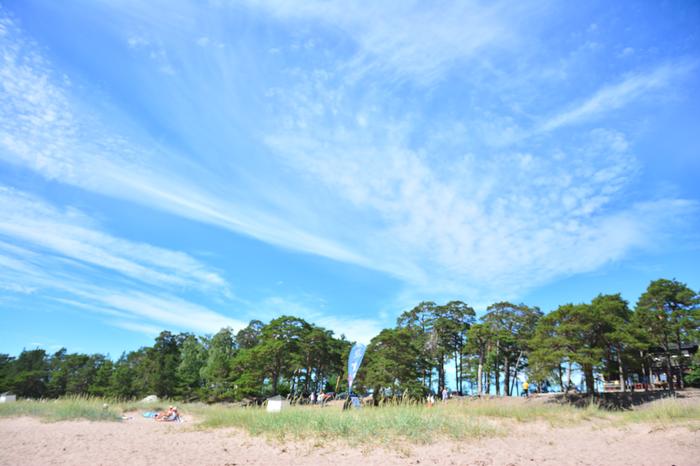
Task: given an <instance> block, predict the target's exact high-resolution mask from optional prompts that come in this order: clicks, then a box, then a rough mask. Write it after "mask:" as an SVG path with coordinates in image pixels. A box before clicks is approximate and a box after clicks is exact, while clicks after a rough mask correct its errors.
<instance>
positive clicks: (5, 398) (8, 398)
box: [0, 392, 17, 403]
mask: <svg viewBox="0 0 700 466" xmlns="http://www.w3.org/2000/svg"><path fill="white" fill-rule="evenodd" d="M13 401H17V397H16V396H15V395H13V394H12V393H10V392H5V393H2V394H0V403H12V402H13Z"/></svg>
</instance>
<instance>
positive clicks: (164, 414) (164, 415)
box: [155, 406, 173, 421]
mask: <svg viewBox="0 0 700 466" xmlns="http://www.w3.org/2000/svg"><path fill="white" fill-rule="evenodd" d="M172 413H173V407H172V406H168V410H167V411H162V412H160V413H158V414H156V418H155V419H156V421H162V420H163V419H165V418H167V417H168V416H170V415H171V414H172Z"/></svg>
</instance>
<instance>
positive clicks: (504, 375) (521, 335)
mask: <svg viewBox="0 0 700 466" xmlns="http://www.w3.org/2000/svg"><path fill="white" fill-rule="evenodd" d="M699 327H700V296H699V295H698V293H697V292H695V291H693V290H691V289H690V288H689V287H688V286H687V285H686V284H684V283H681V282H679V281H676V280H666V279H659V280H656V281H653V282H651V283H650V285H649V286H648V288H647V289H646V291H645V292H644V293H643V294H642V296H641V297H640V298H639V300H638V301H637V303H636V306H635V307H634V309H632V308H631V307H630V306H629V303H628V302H627V301H625V300H624V299H622V297H621V296H620V294H612V295H598V296H597V297H595V298H594V299H593V300H592V301H591V302H590V303H581V304H564V305H561V306H559V307H558V308H557V309H555V310H553V311H552V312H550V313H548V314H546V315H545V314H544V313H543V312H542V311H540V309H538V308H537V307H530V306H527V305H525V304H513V303H509V302H498V303H495V304H492V305H491V306H489V307H488V308H487V309H486V312H485V313H484V314H483V315H482V316H481V317H480V318H479V319H477V317H476V312H475V311H474V309H473V308H472V307H471V306H469V305H468V304H466V303H464V302H462V301H451V302H448V303H446V304H442V305H438V304H436V303H434V302H422V303H420V304H418V305H417V306H416V307H414V308H413V309H411V310H408V311H406V312H403V313H402V314H401V315H400V316H399V317H398V319H397V322H396V326H395V327H394V328H388V329H384V330H382V331H381V332H380V333H379V335H377V336H375V337H374V338H373V339H372V340H371V342H370V344H369V345H368V347H367V351H366V355H365V361H364V363H363V365H362V367H361V369H360V372H359V373H358V375H357V377H356V381H355V385H354V387H353V388H355V389H356V390H359V391H371V392H373V393H374V394H375V395H377V396H379V395H385V396H410V397H421V396H424V395H426V394H427V393H428V392H430V391H431V390H435V389H440V388H442V387H446V386H449V387H450V388H451V389H452V390H455V391H458V392H460V393H465V394H466V393H470V394H491V393H495V394H496V395H506V396H507V395H513V394H515V393H516V381H517V380H518V379H519V378H520V379H522V378H527V379H528V380H530V382H531V383H533V384H534V385H535V386H536V387H538V389H541V388H543V387H546V386H548V385H553V386H558V387H559V388H561V389H563V390H569V389H570V388H571V387H572V385H573V381H572V374H573V373H574V372H579V373H580V374H582V380H583V384H582V385H583V386H585V390H586V391H587V392H589V393H592V392H593V391H594V390H595V386H596V384H595V378H596V377H602V378H604V379H605V380H607V381H612V380H618V381H619V384H620V385H619V386H621V387H622V389H624V388H625V382H626V381H627V380H628V378H629V376H630V374H638V375H641V376H642V377H643V378H646V379H645V380H648V378H649V377H650V376H651V373H652V371H655V372H657V373H658V372H659V371H661V372H663V373H665V375H666V380H667V383H668V388H669V389H682V388H683V387H684V386H685V385H686V384H691V385H700V359H698V358H700V353H698V354H696V355H695V359H694V360H688V358H686V357H684V355H683V353H682V348H683V347H684V345H687V344H689V343H694V342H695V343H696V342H697V341H698V339H699V334H700V331H699ZM352 343H353V342H351V341H348V340H347V339H346V338H345V337H344V336H343V335H341V336H340V337H336V336H335V335H334V333H333V332H332V331H330V330H327V329H324V328H322V327H319V326H316V325H314V324H311V323H309V322H306V321H305V320H303V319H301V318H298V317H293V316H281V317H278V318H276V319H273V320H272V321H270V322H269V323H267V324H265V323H263V322H261V321H259V320H253V321H251V322H250V323H249V324H248V326H247V327H245V328H243V329H241V330H240V331H238V332H234V331H233V330H232V329H230V328H224V329H222V330H220V331H219V332H218V333H216V334H215V335H210V336H196V335H194V334H191V333H179V334H174V333H171V332H169V331H163V332H161V333H160V335H158V337H157V338H156V339H155V342H154V344H153V346H149V347H143V348H140V349H138V350H136V351H132V352H129V353H124V354H122V355H121V357H119V359H117V360H116V361H113V360H111V359H110V358H109V357H107V356H105V355H102V354H92V355H88V354H79V353H68V352H67V351H66V350H65V349H61V350H60V351H57V352H56V353H54V354H47V353H46V351H44V350H43V349H33V350H24V351H22V352H21V353H20V354H19V355H18V356H17V357H16V358H15V357H12V356H10V355H8V354H0V392H5V391H11V392H13V393H15V394H16V395H18V396H21V397H27V398H55V397H60V396H64V395H92V396H107V397H116V398H122V399H131V398H139V397H143V396H146V395H150V394H155V395H158V396H159V397H167V398H174V399H182V400H188V401H192V400H202V401H206V402H216V401H234V400H241V399H244V398H262V397H266V396H270V395H273V394H281V395H290V396H294V397H298V396H305V395H307V394H309V393H311V392H320V391H325V392H337V391H339V390H346V389H347V387H346V383H345V382H344V379H345V377H346V373H345V370H346V367H345V365H346V361H347V357H348V353H349V351H350V348H351V346H352ZM448 367H449V368H451V369H450V370H448ZM449 372H452V374H453V377H450V376H448V373H449ZM448 379H449V380H448Z"/></svg>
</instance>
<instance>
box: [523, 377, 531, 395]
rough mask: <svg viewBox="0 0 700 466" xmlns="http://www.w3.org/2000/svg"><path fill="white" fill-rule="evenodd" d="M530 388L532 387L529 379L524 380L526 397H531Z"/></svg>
mask: <svg viewBox="0 0 700 466" xmlns="http://www.w3.org/2000/svg"><path fill="white" fill-rule="evenodd" d="M529 388H530V384H529V383H527V380H526V381H525V382H523V391H524V392H525V397H526V398H530V392H529V391H528V389H529Z"/></svg>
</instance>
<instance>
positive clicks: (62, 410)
mask: <svg viewBox="0 0 700 466" xmlns="http://www.w3.org/2000/svg"><path fill="white" fill-rule="evenodd" d="M104 404H105V401H104V400H102V399H99V398H90V397H67V398H61V399H58V400H19V401H17V402H14V403H2V404H0V417H18V416H32V417H37V418H39V419H42V420H44V421H50V422H55V421H67V420H72V419H86V420H89V421H119V420H121V416H120V411H119V410H118V409H117V408H115V407H111V406H109V405H108V406H107V407H105V406H104Z"/></svg>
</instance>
